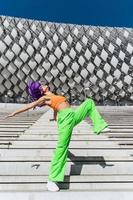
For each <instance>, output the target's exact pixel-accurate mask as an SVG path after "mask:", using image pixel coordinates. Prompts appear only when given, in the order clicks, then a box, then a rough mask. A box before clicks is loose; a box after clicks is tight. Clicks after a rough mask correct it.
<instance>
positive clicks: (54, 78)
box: [0, 16, 133, 105]
mask: <svg viewBox="0 0 133 200" xmlns="http://www.w3.org/2000/svg"><path fill="white" fill-rule="evenodd" d="M132 55H133V29H129V28H112V27H98V26H97V27H95V26H78V25H73V24H59V23H49V22H44V21H34V20H28V19H21V18H13V17H5V16H1V17H0V101H1V102H3V101H11V102H19V101H20V102H23V101H27V94H26V91H25V88H26V83H27V81H28V80H41V81H44V83H48V84H49V86H50V89H51V90H52V91H54V92H56V93H58V94H65V95H66V96H67V97H68V99H69V101H71V102H73V103H75V104H76V103H79V102H82V101H83V100H84V99H85V97H87V96H88V97H89V96H90V97H92V98H93V99H94V100H95V101H96V102H97V103H98V104H109V105H114V104H115V105H118V104H123V105H124V104H132V100H133V79H132V77H133V56H132ZM86 88H87V89H86Z"/></svg>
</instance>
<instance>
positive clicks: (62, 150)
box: [48, 98, 108, 182]
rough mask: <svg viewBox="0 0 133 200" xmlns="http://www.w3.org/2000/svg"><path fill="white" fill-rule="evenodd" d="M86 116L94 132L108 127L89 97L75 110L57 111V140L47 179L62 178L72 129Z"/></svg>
mask: <svg viewBox="0 0 133 200" xmlns="http://www.w3.org/2000/svg"><path fill="white" fill-rule="evenodd" d="M86 116H88V117H90V119H91V120H92V123H93V131H94V133H96V134H100V132H101V131H102V130H103V129H104V128H105V127H108V124H107V123H106V122H105V120H104V119H103V118H102V116H101V115H100V114H99V112H98V111H97V109H96V106H95V103H94V101H93V100H92V99H90V98H87V99H86V100H85V101H84V102H83V103H82V104H81V105H80V106H79V107H78V108H77V109H76V110H74V109H72V108H65V109H63V110H60V111H58V112H57V124H58V142H57V146H56V149H55V150H54V154H53V158H52V161H51V165H50V169H49V177H48V178H49V180H51V181H55V182H62V181H63V180H64V174H65V166H66V161H67V153H68V147H69V143H70V139H71V135H72V130H73V128H74V126H76V125H77V124H78V123H80V122H81V121H82V120H83V119H84V118H85V117H86Z"/></svg>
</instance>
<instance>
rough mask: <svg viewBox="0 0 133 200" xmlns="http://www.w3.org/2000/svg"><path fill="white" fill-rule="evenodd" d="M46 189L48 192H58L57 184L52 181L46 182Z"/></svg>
mask: <svg viewBox="0 0 133 200" xmlns="http://www.w3.org/2000/svg"><path fill="white" fill-rule="evenodd" d="M46 187H47V190H48V191H52V192H57V191H59V190H60V189H59V187H58V186H57V184H56V183H55V182H52V181H48V182H47V185H46Z"/></svg>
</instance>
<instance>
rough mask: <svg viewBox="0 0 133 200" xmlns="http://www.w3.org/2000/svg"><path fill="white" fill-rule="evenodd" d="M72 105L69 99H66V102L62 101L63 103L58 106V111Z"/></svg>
mask: <svg viewBox="0 0 133 200" xmlns="http://www.w3.org/2000/svg"><path fill="white" fill-rule="evenodd" d="M70 107H71V106H70V104H69V103H68V101H64V102H62V103H61V104H60V105H59V106H58V108H57V111H59V110H62V109H64V108H70Z"/></svg>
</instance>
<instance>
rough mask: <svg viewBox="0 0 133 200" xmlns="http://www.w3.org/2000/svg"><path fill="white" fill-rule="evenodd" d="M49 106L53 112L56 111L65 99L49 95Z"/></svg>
mask: <svg viewBox="0 0 133 200" xmlns="http://www.w3.org/2000/svg"><path fill="white" fill-rule="evenodd" d="M50 98H51V104H50V105H49V106H50V107H51V108H53V109H54V110H57V108H58V106H59V104H60V103H62V102H64V101H66V97H64V96H60V95H50Z"/></svg>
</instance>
